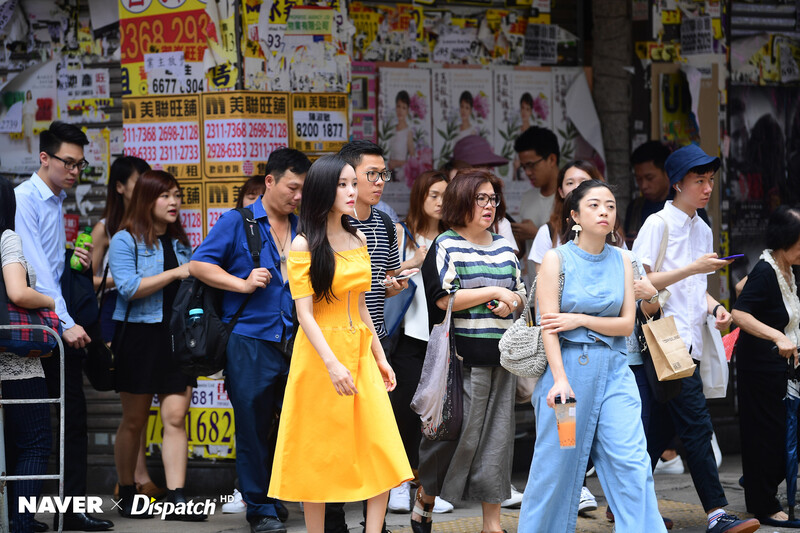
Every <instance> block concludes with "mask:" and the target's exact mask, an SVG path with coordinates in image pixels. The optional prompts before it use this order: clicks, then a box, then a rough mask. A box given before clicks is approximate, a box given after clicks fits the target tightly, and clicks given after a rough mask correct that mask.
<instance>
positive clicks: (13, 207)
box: [0, 176, 17, 235]
mask: <svg viewBox="0 0 800 533" xmlns="http://www.w3.org/2000/svg"><path fill="white" fill-rule="evenodd" d="M16 213H17V198H16V196H14V185H12V183H11V181H10V180H9V179H8V178H4V177H3V176H0V235H2V234H3V232H4V231H6V230H7V229H10V230H11V231H14V216H16Z"/></svg>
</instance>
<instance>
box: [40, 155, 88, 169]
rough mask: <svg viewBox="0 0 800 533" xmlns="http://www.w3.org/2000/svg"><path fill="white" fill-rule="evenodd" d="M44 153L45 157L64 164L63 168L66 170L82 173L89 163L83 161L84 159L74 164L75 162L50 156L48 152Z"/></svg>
mask: <svg viewBox="0 0 800 533" xmlns="http://www.w3.org/2000/svg"><path fill="white" fill-rule="evenodd" d="M46 153H47V155H49V156H50V157H52V158H53V159H58V160H59V161H61V162H62V163H64V168H66V169H67V170H75V169H76V168H77V169H78V170H79V171H80V172H83V171H84V170H86V167H88V166H89V162H88V161H87V160H85V159H81V160H80V161H77V162H75V161H67V160H66V159H61V158H60V157H58V156H57V155H55V154H51V153H50V152H46Z"/></svg>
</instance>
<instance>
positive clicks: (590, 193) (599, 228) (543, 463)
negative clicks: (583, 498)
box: [519, 180, 666, 533]
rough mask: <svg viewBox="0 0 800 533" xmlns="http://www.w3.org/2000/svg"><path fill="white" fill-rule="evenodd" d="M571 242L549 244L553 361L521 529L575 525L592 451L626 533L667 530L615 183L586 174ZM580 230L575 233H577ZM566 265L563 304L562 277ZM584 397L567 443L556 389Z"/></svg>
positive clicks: (573, 205) (537, 405) (546, 319)
mask: <svg viewBox="0 0 800 533" xmlns="http://www.w3.org/2000/svg"><path fill="white" fill-rule="evenodd" d="M563 217H564V219H566V220H568V223H567V224H566V226H565V230H566V232H565V233H566V234H565V235H563V236H562V241H565V242H567V244H565V245H563V246H560V247H559V248H557V249H556V250H551V251H549V252H547V254H546V255H545V257H544V260H543V262H542V267H541V270H540V272H539V275H540V276H541V278H542V279H541V280H540V281H539V285H538V286H539V287H540V289H539V291H538V295H537V296H538V303H539V310H540V312H541V313H542V318H541V325H542V329H543V332H544V343H545V344H544V346H545V351H546V353H547V361H548V368H547V371H546V372H545V374H544V375H543V376H542V378H541V379H540V380H539V382H538V383H537V385H536V388H535V389H534V393H533V399H532V402H533V406H534V410H535V412H536V448H535V451H534V456H533V462H532V464H531V471H530V475H529V477H528V483H527V485H526V487H525V495H524V498H523V500H522V510H521V511H520V519H519V531H520V532H521V533H534V532H542V533H558V532H562V531H563V532H571V531H575V525H576V521H577V515H578V495H579V493H580V490H581V484H582V483H583V477H584V473H585V472H586V463H587V461H588V459H589V456H590V455H591V457H592V460H593V461H594V464H595V466H596V468H597V475H598V477H599V478H600V483H601V484H602V486H603V490H604V492H605V494H606V497H607V499H608V502H609V504H610V506H611V508H612V509H614V514H615V518H616V526H615V527H616V531H617V533H641V532H643V531H647V532H648V533H651V532H662V531H666V529H665V527H664V522H663V521H662V520H661V515H660V514H659V512H658V501H657V499H656V494H655V490H654V487H653V476H652V473H651V468H650V458H649V456H648V455H647V443H646V440H645V435H644V430H643V429H642V422H641V418H640V415H641V400H640V399H639V392H638V390H637V388H636V381H635V379H634V376H633V373H632V372H631V371H630V369H629V368H628V363H627V359H626V342H625V337H626V336H627V335H630V334H631V332H632V331H633V324H634V300H633V281H632V280H633V277H632V271H631V263H630V260H629V259H628V257H627V256H624V255H623V254H622V253H621V252H620V251H619V250H618V249H616V248H614V247H612V246H609V245H608V244H607V242H606V241H607V239H608V240H610V236H611V235H612V232H613V230H614V229H615V227H616V202H615V200H614V195H613V194H612V193H611V191H610V189H609V188H608V185H607V184H605V183H602V182H599V181H595V180H591V181H587V182H584V183H582V184H581V185H580V186H579V187H578V188H576V189H575V190H574V191H573V192H572V193H570V194H569V196H567V198H566V200H565V203H564V214H563ZM576 230H577V232H578V233H579V236H577V237H576V238H575V240H573V241H568V239H570V238H572V237H573V236H575V233H576ZM560 272H563V274H564V288H563V294H562V297H561V305H560V308H559V304H558V302H559V299H558V298H559V294H558V291H559V289H558V287H559V283H558V279H559V273H560ZM557 396H560V397H561V398H563V399H564V400H565V399H566V398H567V397H573V398H575V399H576V402H577V403H576V404H575V406H576V439H575V442H576V447H575V448H574V449H561V447H560V445H559V439H558V430H557V426H556V419H555V413H554V410H553V406H554V402H555V398H556V397H557Z"/></svg>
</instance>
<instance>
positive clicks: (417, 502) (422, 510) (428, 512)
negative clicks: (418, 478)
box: [410, 486, 436, 533]
mask: <svg viewBox="0 0 800 533" xmlns="http://www.w3.org/2000/svg"><path fill="white" fill-rule="evenodd" d="M434 503H436V502H432V503H427V504H426V503H425V502H424V501H423V500H422V486H420V487H419V488H417V495H416V497H415V498H414V510H413V511H412V513H417V514H418V515H419V516H421V517H422V521H420V522H417V521H416V520H414V519H413V518H411V519H410V520H411V531H413V532H414V533H431V528H432V527H433V505H434ZM426 519H427V522H425V520H426Z"/></svg>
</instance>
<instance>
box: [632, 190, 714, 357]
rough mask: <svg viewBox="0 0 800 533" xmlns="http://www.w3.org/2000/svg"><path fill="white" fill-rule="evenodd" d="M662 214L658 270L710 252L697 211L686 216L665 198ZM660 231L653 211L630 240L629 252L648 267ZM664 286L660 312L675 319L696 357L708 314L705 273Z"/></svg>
mask: <svg viewBox="0 0 800 533" xmlns="http://www.w3.org/2000/svg"><path fill="white" fill-rule="evenodd" d="M662 214H664V215H666V216H665V218H666V219H667V223H668V224H669V240H668V241H667V253H666V255H665V256H664V263H663V264H662V265H661V268H660V269H659V271H660V272H669V271H671V270H676V269H678V268H681V267H684V266H686V265H688V264H689V263H691V262H693V261H695V260H696V259H698V258H699V257H700V256H702V255H704V254H708V253H711V252H713V251H714V244H713V234H712V232H711V228H709V227H708V224H706V223H705V222H704V221H703V219H701V218H700V217H699V216H697V213H695V215H694V216H692V217H689V216H688V215H687V214H686V213H684V212H683V211H681V210H680V209H678V208H677V207H675V206H674V205H672V202H671V201H668V202H667V203H666V204H664V210H663V211H662ZM663 234H664V222H663V220H662V219H661V218H660V217H658V216H656V215H655V214H653V215H650V216H649V217H647V220H645V222H644V225H643V226H642V229H641V230H639V234H638V235H637V237H636V240H635V241H634V243H633V252H634V253H635V254H636V255H637V256H639V260H640V261H641V262H642V264H643V265H647V266H648V267H650V269H651V270H652V269H653V265H655V262H656V259H657V258H658V252H659V250H660V249H661V238H662V236H663ZM667 289H668V290H669V292H670V293H671V296H670V297H669V299H668V300H667V303H666V305H665V306H664V314H665V315H666V316H673V317H674V318H675V325H676V327H677V328H678V333H679V334H680V336H681V338H682V339H683V342H685V343H686V347H687V348H691V349H692V357H693V358H695V359H698V360H699V359H700V357H701V355H702V353H703V325H704V324H705V321H706V315H708V300H706V290H707V289H708V279H707V276H706V274H695V275H694V276H689V277H687V278H684V279H682V280H681V281H678V282H677V283H673V284H672V285H669V286H668V287H667Z"/></svg>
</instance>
